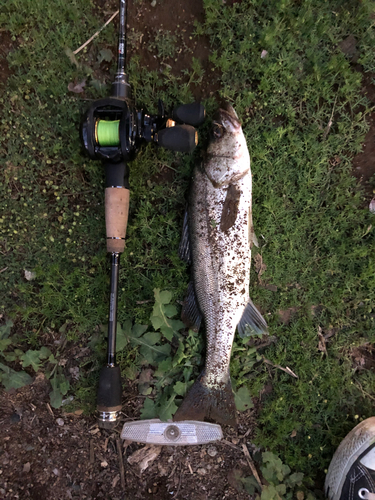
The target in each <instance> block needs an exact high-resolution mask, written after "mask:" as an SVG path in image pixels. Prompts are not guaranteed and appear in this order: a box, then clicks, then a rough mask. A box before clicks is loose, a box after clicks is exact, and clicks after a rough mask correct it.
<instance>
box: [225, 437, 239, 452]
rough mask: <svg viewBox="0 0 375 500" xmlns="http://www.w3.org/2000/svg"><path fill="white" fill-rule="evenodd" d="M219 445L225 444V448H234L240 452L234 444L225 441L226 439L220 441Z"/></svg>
mask: <svg viewBox="0 0 375 500" xmlns="http://www.w3.org/2000/svg"><path fill="white" fill-rule="evenodd" d="M220 443H223V444H226V445H227V446H230V447H231V448H234V449H235V450H239V451H241V448H239V447H238V446H236V445H235V444H233V443H231V442H230V441H227V440H226V439H222V440H221V441H220Z"/></svg>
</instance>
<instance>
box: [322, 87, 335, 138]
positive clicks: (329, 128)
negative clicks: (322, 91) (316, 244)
mask: <svg viewBox="0 0 375 500" xmlns="http://www.w3.org/2000/svg"><path fill="white" fill-rule="evenodd" d="M336 101H337V95H336V98H335V102H334V103H333V108H332V113H331V118H330V119H329V122H328V125H327V126H326V129H325V131H324V132H323V141H324V139H325V138H326V137H327V135H328V134H329V131H330V130H331V127H332V124H333V113H334V112H335V106H336Z"/></svg>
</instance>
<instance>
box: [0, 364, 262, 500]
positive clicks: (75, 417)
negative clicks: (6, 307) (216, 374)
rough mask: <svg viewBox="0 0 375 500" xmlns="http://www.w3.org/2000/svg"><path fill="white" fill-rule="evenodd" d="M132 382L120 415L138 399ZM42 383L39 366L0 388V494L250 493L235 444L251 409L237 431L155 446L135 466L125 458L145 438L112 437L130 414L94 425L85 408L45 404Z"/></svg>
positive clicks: (243, 435)
mask: <svg viewBox="0 0 375 500" xmlns="http://www.w3.org/2000/svg"><path fill="white" fill-rule="evenodd" d="M131 390H132V388H131V387H126V388H125V392H124V400H125V401H127V403H125V405H124V415H132V414H133V412H134V411H137V408H138V407H139V405H140V404H141V402H142V401H141V398H139V397H138V396H134V395H132V393H131V392H127V391H131ZM135 390H136V389H135ZM135 390H134V392H135ZM49 391H50V385H49V382H48V381H47V380H46V379H45V378H44V376H43V374H39V375H38V377H37V378H36V380H35V382H34V383H33V384H32V385H31V386H28V387H24V388H22V389H19V390H17V391H13V392H10V393H4V392H3V394H2V395H0V413H1V418H0V425H1V428H2V432H1V437H0V473H1V483H0V498H1V500H8V499H18V498H20V499H21V498H22V499H27V498H31V499H35V500H52V499H53V500H60V499H61V500H62V499H73V498H77V499H78V498H79V499H87V500H88V499H97V498H103V499H107V500H108V499H113V500H115V499H124V500H125V499H132V500H133V499H148V498H149V499H153V500H165V499H167V498H179V499H180V500H182V499H192V498H194V499H197V500H208V499H210V500H215V499H225V498H227V499H234V500H245V499H249V498H250V496H249V495H248V494H247V493H246V491H245V490H244V489H243V485H242V483H241V479H240V478H241V477H246V476H250V475H251V471H250V468H249V465H248V463H247V461H246V458H245V456H244V454H243V450H242V444H243V443H247V444H248V445H250V443H249V440H250V439H251V438H252V437H253V433H254V428H255V425H254V422H255V418H254V416H255V414H256V410H254V409H252V410H248V411H247V412H244V413H242V414H240V415H239V428H238V431H239V434H238V435H237V434H236V433H235V431H234V430H233V429H229V428H228V429H225V437H226V440H225V441H224V442H220V443H215V444H211V445H204V446H203V445H202V446H193V447H167V446H166V447H161V450H160V454H159V455H158V457H157V458H156V459H155V460H154V461H152V462H151V463H149V465H148V467H147V469H146V470H145V471H144V472H143V473H142V472H141V471H140V468H139V464H138V463H137V460H135V462H134V463H133V464H132V465H130V463H129V462H128V458H129V457H131V456H133V460H134V453H135V452H136V451H137V450H139V449H142V448H145V446H144V445H140V444H137V443H129V442H122V441H121V440H120V439H119V433H120V431H121V428H122V424H123V423H124V421H125V420H130V419H132V418H126V417H125V416H124V417H123V421H122V422H121V424H120V425H119V429H118V430H116V431H113V432H109V431H104V430H100V429H98V427H97V426H96V422H95V419H94V418H93V417H91V416H89V417H86V416H83V415H79V413H80V412H79V411H78V412H76V413H73V414H72V413H66V412H64V411H63V410H62V409H59V410H55V409H52V408H51V407H50V406H49V404H48V403H49V397H48V393H49ZM120 455H122V460H121V459H120ZM121 462H122V463H123V467H122V465H121ZM122 474H123V479H122Z"/></svg>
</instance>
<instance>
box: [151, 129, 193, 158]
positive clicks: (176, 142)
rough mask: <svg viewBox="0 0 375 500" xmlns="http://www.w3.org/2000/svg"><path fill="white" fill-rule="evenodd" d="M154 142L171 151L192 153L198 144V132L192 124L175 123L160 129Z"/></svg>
mask: <svg viewBox="0 0 375 500" xmlns="http://www.w3.org/2000/svg"><path fill="white" fill-rule="evenodd" d="M154 142H156V143H157V144H158V145H159V146H162V147H163V148H165V149H170V150H171V151H179V152H180V153H191V152H192V151H193V150H194V149H195V146H196V145H197V144H198V132H197V131H196V130H195V128H194V127H192V126H191V125H175V126H174V127H168V128H163V129H162V130H159V131H158V132H157V134H155V136H154Z"/></svg>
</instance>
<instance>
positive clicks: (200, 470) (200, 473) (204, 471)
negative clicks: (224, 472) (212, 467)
mask: <svg viewBox="0 0 375 500" xmlns="http://www.w3.org/2000/svg"><path fill="white" fill-rule="evenodd" d="M197 472H198V474H199V475H200V476H205V475H206V474H207V471H206V469H204V468H203V467H201V468H200V469H198V470H197Z"/></svg>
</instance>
